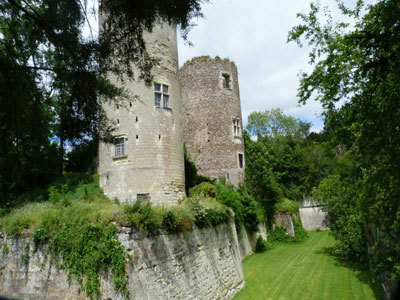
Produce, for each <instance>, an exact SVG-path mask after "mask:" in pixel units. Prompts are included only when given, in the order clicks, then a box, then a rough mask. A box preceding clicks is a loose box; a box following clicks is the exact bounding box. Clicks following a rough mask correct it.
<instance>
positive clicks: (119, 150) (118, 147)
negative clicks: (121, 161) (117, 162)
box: [114, 137, 125, 156]
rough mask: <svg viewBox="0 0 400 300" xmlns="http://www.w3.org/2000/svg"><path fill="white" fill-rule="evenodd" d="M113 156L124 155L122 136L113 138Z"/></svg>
mask: <svg viewBox="0 0 400 300" xmlns="http://www.w3.org/2000/svg"><path fill="white" fill-rule="evenodd" d="M114 155H115V156H122V155H125V139H124V138H123V137H121V138H117V139H116V140H115V153H114Z"/></svg>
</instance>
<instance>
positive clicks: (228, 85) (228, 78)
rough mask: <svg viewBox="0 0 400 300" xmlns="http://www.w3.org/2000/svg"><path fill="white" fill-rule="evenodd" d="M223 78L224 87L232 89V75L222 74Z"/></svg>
mask: <svg viewBox="0 0 400 300" xmlns="http://www.w3.org/2000/svg"><path fill="white" fill-rule="evenodd" d="M222 77H223V80H222V86H223V87H224V89H230V88H231V76H230V75H229V74H226V73H224V74H222Z"/></svg>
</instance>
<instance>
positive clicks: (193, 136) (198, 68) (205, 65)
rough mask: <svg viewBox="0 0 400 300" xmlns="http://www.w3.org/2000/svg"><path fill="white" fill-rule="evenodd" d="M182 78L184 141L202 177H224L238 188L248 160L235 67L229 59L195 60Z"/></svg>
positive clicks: (185, 70)
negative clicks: (245, 151)
mask: <svg viewBox="0 0 400 300" xmlns="http://www.w3.org/2000/svg"><path fill="white" fill-rule="evenodd" d="M179 78H180V83H181V88H182V107H183V114H182V118H183V128H184V140H185V143H186V147H187V150H188V153H189V155H190V157H191V159H192V160H193V161H194V162H195V164H196V167H197V168H198V171H199V174H201V175H204V176H207V177H211V178H216V179H218V178H219V177H220V176H223V177H225V178H226V180H227V182H229V183H231V184H234V185H236V186H237V185H238V184H239V183H241V182H242V181H243V175H244V164H245V158H244V142H243V135H242V112H241V106H240V93H239V81H238V71H237V68H236V65H235V64H234V63H233V62H231V61H230V60H229V59H220V58H219V57H216V58H214V59H212V58H210V57H209V56H203V57H196V58H193V59H192V60H190V61H188V62H186V63H185V64H184V65H183V67H182V68H181V69H180V71H179ZM239 156H240V157H241V158H239Z"/></svg>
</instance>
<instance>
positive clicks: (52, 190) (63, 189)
mask: <svg viewBox="0 0 400 300" xmlns="http://www.w3.org/2000/svg"><path fill="white" fill-rule="evenodd" d="M48 193H49V201H50V202H51V203H53V204H57V203H60V204H62V205H63V206H68V205H69V204H71V198H72V193H71V191H69V190H68V185H67V184H62V185H61V186H60V187H57V186H50V187H49V189H48Z"/></svg>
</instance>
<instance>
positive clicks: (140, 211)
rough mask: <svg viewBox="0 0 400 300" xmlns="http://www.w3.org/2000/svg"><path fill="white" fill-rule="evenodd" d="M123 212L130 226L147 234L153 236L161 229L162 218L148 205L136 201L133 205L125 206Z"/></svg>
mask: <svg viewBox="0 0 400 300" xmlns="http://www.w3.org/2000/svg"><path fill="white" fill-rule="evenodd" d="M124 212H125V214H126V216H127V219H128V222H129V223H130V225H133V226H135V227H136V228H138V229H139V230H140V231H142V232H144V233H147V234H154V233H155V232H156V231H157V230H158V229H160V227H161V222H162V218H161V215H160V213H159V212H157V211H156V210H155V209H153V207H152V206H151V204H150V203H146V204H143V203H142V201H141V200H140V199H138V200H137V201H136V202H135V203H134V204H133V205H129V204H127V205H125V206H124Z"/></svg>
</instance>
